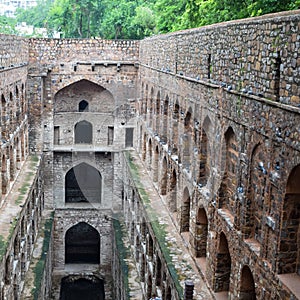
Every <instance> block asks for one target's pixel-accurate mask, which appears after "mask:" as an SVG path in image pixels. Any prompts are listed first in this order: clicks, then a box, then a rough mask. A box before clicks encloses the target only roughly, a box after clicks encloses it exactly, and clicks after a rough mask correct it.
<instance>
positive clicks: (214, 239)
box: [138, 13, 300, 299]
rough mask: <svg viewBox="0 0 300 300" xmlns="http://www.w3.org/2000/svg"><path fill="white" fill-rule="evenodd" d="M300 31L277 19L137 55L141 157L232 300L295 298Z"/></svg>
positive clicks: (216, 28) (290, 19) (145, 46)
mask: <svg viewBox="0 0 300 300" xmlns="http://www.w3.org/2000/svg"><path fill="white" fill-rule="evenodd" d="M298 28H299V15H298V14H297V13H295V14H292V15H275V16H273V18H272V19H269V18H258V19H253V20H250V21H248V22H246V23H245V22H244V21H239V22H229V23H225V24H219V25H213V26H208V27H204V28H201V29H193V30H189V31H183V32H179V33H173V34H170V35H165V36H157V37H154V38H149V39H145V40H143V41H142V42H141V46H140V49H141V50H140V68H139V78H140V82H141V97H140V101H139V113H140V122H139V125H138V129H139V133H138V136H139V151H140V153H141V157H142V159H143V160H144V161H145V163H146V164H147V165H148V167H149V172H150V174H151V175H152V178H153V180H154V182H156V181H157V188H158V190H159V191H160V194H161V195H162V196H163V195H166V196H165V197H166V201H167V202H168V203H169V207H170V211H175V212H176V218H177V227H178V230H180V231H181V232H182V233H184V232H188V233H189V235H188V237H187V241H188V243H189V248H190V250H191V251H192V252H193V253H194V257H195V259H197V257H206V271H204V274H205V276H206V278H207V280H208V284H209V285H210V287H211V288H212V290H213V291H214V292H215V293H218V292H221V291H227V292H228V296H229V297H230V298H231V299H237V298H238V299H254V298H253V297H255V296H254V295H256V298H258V299H262V298H267V299H287V298H289V297H290V296H289V295H290V294H291V293H293V292H294V293H295V294H294V296H296V297H299V295H297V294H296V291H295V290H294V289H293V287H292V285H293V284H296V282H298V281H299V274H298V273H299V272H298V271H299V246H298V244H299V240H298V238H297V236H299V214H298V211H299V208H298V206H299V203H298V200H296V199H298V196H297V194H298V191H297V188H296V185H297V184H296V182H298V183H299V178H298V177H297V174H298V172H299V130H298V129H299V128H298V127H299V126H298V124H299V108H298V104H299V103H298V100H299V82H298V81H299V70H300V69H299V59H298V56H299V49H298V48H297V44H298V42H299V39H300V36H299V34H298ZM291 199H292V200H291ZM199 268H201V266H200V265H199ZM297 274H298V275H297ZM290 289H291V290H290Z"/></svg>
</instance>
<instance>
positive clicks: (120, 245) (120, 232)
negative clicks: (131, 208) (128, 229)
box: [112, 215, 130, 299]
mask: <svg viewBox="0 0 300 300" xmlns="http://www.w3.org/2000/svg"><path fill="white" fill-rule="evenodd" d="M119 220H120V215H114V218H113V222H112V224H113V228H114V232H115V242H116V247H117V252H118V254H119V264H120V267H121V271H122V275H123V284H124V288H125V293H126V295H127V299H130V295H129V280H128V276H129V268H128V264H127V262H126V261H127V259H128V257H129V256H130V251H129V249H128V247H126V246H125V245H124V242H123V236H124V235H125V229H124V227H123V224H121V223H120V221H119Z"/></svg>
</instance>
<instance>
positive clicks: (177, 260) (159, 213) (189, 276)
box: [132, 152, 224, 300]
mask: <svg viewBox="0 0 300 300" xmlns="http://www.w3.org/2000/svg"><path fill="white" fill-rule="evenodd" d="M132 159H133V161H134V164H135V165H136V166H137V167H138V170H139V175H140V177H141V178H142V180H141V181H142V185H143V187H144V189H145V191H147V194H148V196H149V200H150V202H151V207H152V209H153V210H154V212H155V215H156V218H157V219H158V220H159V223H160V224H162V225H164V228H165V231H166V232H167V235H166V241H165V243H166V244H167V245H168V246H169V249H170V252H171V257H172V262H173V264H174V266H175V268H176V271H177V274H178V275H179V278H181V279H182V280H181V281H180V284H181V286H182V287H183V288H184V283H185V280H192V281H193V282H194V298H193V299H194V300H200V299H206V300H209V299H215V295H213V293H212V292H211V291H210V290H209V288H208V287H207V285H206V283H205V281H204V277H203V275H202V274H201V265H202V271H203V269H204V271H205V259H204V261H203V259H202V260H199V259H198V261H196V260H195V259H194V258H193V257H192V255H191V252H190V249H189V246H188V245H189V244H188V236H187V235H186V234H180V233H179V232H178V230H177V229H176V226H175V223H174V222H175V220H174V217H175V216H174V215H173V214H171V213H170V212H169V210H168V209H167V204H166V201H165V198H164V197H161V196H160V195H159V193H158V188H157V186H156V185H155V184H154V183H153V181H152V179H151V178H150V176H149V173H148V171H147V169H146V167H145V166H144V165H143V163H142V161H141V159H140V157H139V156H138V155H137V154H136V153H134V152H132ZM220 296H221V295H220ZM219 299H222V298H219ZM223 299H224V298H223Z"/></svg>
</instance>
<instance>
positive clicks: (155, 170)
mask: <svg viewBox="0 0 300 300" xmlns="http://www.w3.org/2000/svg"><path fill="white" fill-rule="evenodd" d="M158 161H159V150H158V146H156V147H155V151H154V159H153V181H154V182H157V181H158V170H159V168H158Z"/></svg>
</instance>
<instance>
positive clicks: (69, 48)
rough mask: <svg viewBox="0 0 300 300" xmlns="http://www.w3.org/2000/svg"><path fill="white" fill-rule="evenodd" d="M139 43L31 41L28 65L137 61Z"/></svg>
mask: <svg viewBox="0 0 300 300" xmlns="http://www.w3.org/2000/svg"><path fill="white" fill-rule="evenodd" d="M138 53H139V41H125V40H102V39H31V40H30V57H29V58H30V64H35V63H40V64H48V65H49V64H55V63H57V62H61V63H64V62H66V63H68V62H80V61H89V62H92V61H95V63H97V62H99V61H137V60H138Z"/></svg>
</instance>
